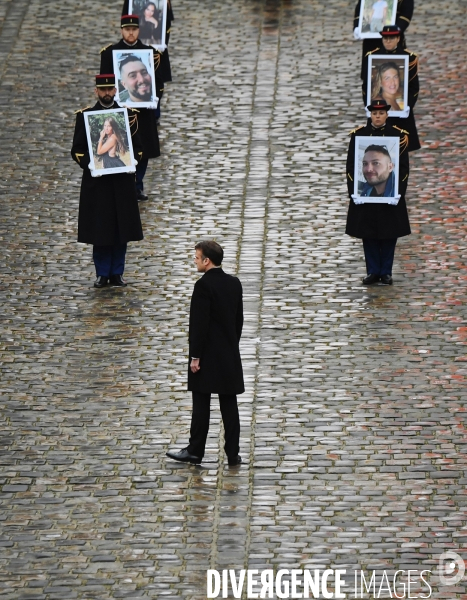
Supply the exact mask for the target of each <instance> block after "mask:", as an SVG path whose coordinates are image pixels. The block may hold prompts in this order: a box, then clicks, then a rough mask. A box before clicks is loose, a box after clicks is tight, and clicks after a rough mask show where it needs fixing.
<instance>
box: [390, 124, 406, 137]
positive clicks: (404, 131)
mask: <svg viewBox="0 0 467 600" xmlns="http://www.w3.org/2000/svg"><path fill="white" fill-rule="evenodd" d="M393 127H394V129H398V130H399V131H400V132H401V133H406V134H407V135H409V132H408V131H406V130H405V129H401V128H400V127H398V126H397V125H393Z"/></svg>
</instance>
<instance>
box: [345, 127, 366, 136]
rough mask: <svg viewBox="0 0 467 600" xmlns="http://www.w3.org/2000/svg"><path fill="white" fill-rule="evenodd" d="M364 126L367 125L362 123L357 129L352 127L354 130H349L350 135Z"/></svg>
mask: <svg viewBox="0 0 467 600" xmlns="http://www.w3.org/2000/svg"><path fill="white" fill-rule="evenodd" d="M362 127H365V125H360V126H359V127H356V128H355V129H352V131H349V135H352V133H355V132H356V131H358V130H359V129H361V128H362Z"/></svg>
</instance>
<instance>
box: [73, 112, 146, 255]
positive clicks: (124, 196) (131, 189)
mask: <svg viewBox="0 0 467 600" xmlns="http://www.w3.org/2000/svg"><path fill="white" fill-rule="evenodd" d="M110 108H120V107H119V106H118V104H117V103H116V102H114V104H113V106H112V107H110ZM97 110H105V109H104V107H103V106H102V105H101V104H100V103H99V102H97V103H96V104H95V106H93V107H92V108H87V109H85V110H84V111H80V112H79V113H78V114H77V115H76V125H75V134H74V136H73V147H72V149H71V156H72V157H73V160H74V161H76V162H77V163H78V164H79V166H80V167H81V168H82V169H83V178H82V180H81V193H80V199H79V217H78V242H83V243H85V244H94V245H97V246H113V245H115V244H124V243H126V242H132V241H138V240H142V239H143V230H142V227H141V219H140V216H139V208H138V200H137V199H136V191H135V176H134V174H133V173H116V174H110V175H102V176H101V177H92V176H91V172H90V171H89V168H88V165H89V162H90V157H89V150H88V143H87V139H86V128H85V125H84V116H83V112H91V111H97ZM129 112H130V111H129ZM130 122H132V123H133V126H132V128H133V129H134V128H136V120H135V118H134V115H132V116H131V117H130ZM140 149H141V148H140V145H139V143H138V140H137V136H136V139H135V137H133V151H134V153H135V158H136V160H138V159H139V158H140V156H141V154H139V150H140Z"/></svg>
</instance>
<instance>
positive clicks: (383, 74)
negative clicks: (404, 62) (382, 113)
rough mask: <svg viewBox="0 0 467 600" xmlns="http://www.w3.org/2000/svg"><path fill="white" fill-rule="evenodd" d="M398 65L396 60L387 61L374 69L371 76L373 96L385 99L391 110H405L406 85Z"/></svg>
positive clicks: (377, 98) (376, 98)
mask: <svg viewBox="0 0 467 600" xmlns="http://www.w3.org/2000/svg"><path fill="white" fill-rule="evenodd" d="M400 71H401V70H400V69H399V67H398V65H397V64H396V63H395V62H394V61H389V62H385V63H383V64H380V65H378V66H377V67H376V68H375V69H374V74H373V76H372V78H371V98H372V99H375V100H381V99H384V100H386V102H387V103H388V104H389V105H390V107H391V108H390V110H399V111H401V110H404V108H405V102H404V86H403V83H402V80H401V74H400Z"/></svg>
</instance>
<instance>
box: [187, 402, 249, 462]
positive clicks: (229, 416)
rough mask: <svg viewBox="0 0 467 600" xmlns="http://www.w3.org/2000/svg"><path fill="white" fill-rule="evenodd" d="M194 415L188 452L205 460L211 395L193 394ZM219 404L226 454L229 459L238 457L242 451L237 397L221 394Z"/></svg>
mask: <svg viewBox="0 0 467 600" xmlns="http://www.w3.org/2000/svg"><path fill="white" fill-rule="evenodd" d="M192 395H193V414H192V417H191V429H190V443H189V445H188V452H189V453H190V454H193V455H194V456H198V457H199V458H203V456H204V450H205V446H206V438H207V436H208V431H209V417H210V412H211V411H210V405H211V394H203V393H201V392H192ZM219 404H220V409H221V414H222V421H223V423H224V433H225V446H224V448H225V453H226V454H227V456H228V457H229V458H234V457H236V456H238V452H239V450H240V446H239V440H240V419H239V416H238V405H237V396H235V395H230V394H219Z"/></svg>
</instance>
